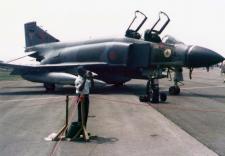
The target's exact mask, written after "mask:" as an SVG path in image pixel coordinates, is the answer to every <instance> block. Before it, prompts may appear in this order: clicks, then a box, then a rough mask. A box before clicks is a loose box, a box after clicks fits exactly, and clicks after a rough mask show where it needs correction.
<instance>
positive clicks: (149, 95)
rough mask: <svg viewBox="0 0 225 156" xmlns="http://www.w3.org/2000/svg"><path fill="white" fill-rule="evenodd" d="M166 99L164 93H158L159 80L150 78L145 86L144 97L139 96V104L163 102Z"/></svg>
mask: <svg viewBox="0 0 225 156" xmlns="http://www.w3.org/2000/svg"><path fill="white" fill-rule="evenodd" d="M166 99H167V95H166V93H163V92H160V91H159V80H158V79H156V78H151V79H150V80H148V82H147V85H146V95H144V96H140V97H139V100H140V101H141V102H152V103H159V100H160V101H162V102H165V101H166Z"/></svg>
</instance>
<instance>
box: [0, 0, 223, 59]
mask: <svg viewBox="0 0 225 156" xmlns="http://www.w3.org/2000/svg"><path fill="white" fill-rule="evenodd" d="M224 9H225V1H224V0H110V1H109V0H63V1H62V0H19V1H16V0H5V1H3V0H1V1H0V20H1V26H0V60H3V61H7V60H11V59H14V58H17V57H20V56H23V55H25V53H24V47H25V39H24V23H26V22H31V21H36V22H37V24H38V25H39V26H42V28H43V29H45V30H47V31H48V32H49V33H50V34H51V35H53V36H54V37H56V38H57V39H59V40H60V41H79V40H88V39H90V38H91V39H94V38H106V37H124V34H125V31H126V29H127V27H128V25H129V23H130V22H131V20H132V18H133V16H134V11H135V10H140V11H142V12H144V13H145V14H146V15H147V16H148V20H147V22H146V23H145V25H144V27H143V29H142V31H141V33H143V32H144V30H145V29H147V28H150V27H151V26H152V24H153V23H154V22H155V21H156V20H157V18H158V12H159V11H164V12H166V13H167V14H168V15H169V17H170V19H171V22H170V23H169V25H168V26H167V27H166V29H165V30H164V32H163V33H162V35H161V36H162V37H163V36H164V35H167V34H169V35H172V36H174V37H175V38H177V39H178V40H180V41H183V42H184V43H186V44H191V45H199V46H203V47H206V48H209V49H211V50H214V51H216V52H218V53H220V54H221V55H223V56H225V13H224ZM28 59H29V61H31V62H32V59H30V58H28Z"/></svg>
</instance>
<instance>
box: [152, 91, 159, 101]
mask: <svg viewBox="0 0 225 156" xmlns="http://www.w3.org/2000/svg"><path fill="white" fill-rule="evenodd" d="M151 102H152V103H159V88H156V89H154V90H153V92H152V101H151Z"/></svg>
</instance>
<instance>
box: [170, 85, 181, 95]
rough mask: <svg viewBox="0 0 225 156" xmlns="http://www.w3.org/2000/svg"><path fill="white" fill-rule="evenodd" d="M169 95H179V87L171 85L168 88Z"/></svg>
mask: <svg viewBox="0 0 225 156" xmlns="http://www.w3.org/2000/svg"><path fill="white" fill-rule="evenodd" d="M169 94H170V95H179V94H180V87H179V86H171V87H170V88H169Z"/></svg>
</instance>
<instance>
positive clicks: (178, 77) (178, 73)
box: [169, 68, 184, 95]
mask: <svg viewBox="0 0 225 156" xmlns="http://www.w3.org/2000/svg"><path fill="white" fill-rule="evenodd" d="M182 72H183V70H182V68H175V71H174V79H173V81H174V86H171V87H170V88H169V94H170V95H179V94H180V87H179V86H178V83H179V82H180V83H181V81H183V80H184V79H183V73H182Z"/></svg>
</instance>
